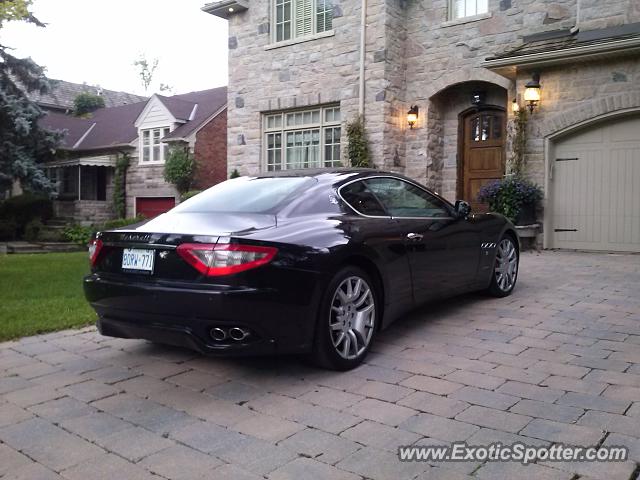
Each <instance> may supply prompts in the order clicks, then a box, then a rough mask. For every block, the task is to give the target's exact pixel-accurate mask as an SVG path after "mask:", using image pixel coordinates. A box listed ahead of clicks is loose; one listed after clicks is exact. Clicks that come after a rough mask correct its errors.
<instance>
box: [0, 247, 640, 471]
mask: <svg viewBox="0 0 640 480" xmlns="http://www.w3.org/2000/svg"><path fill="white" fill-rule="evenodd" d="M52 313H54V314H55V312H52ZM638 437H640V256H637V255H635V256H634V255H604V254H603V255H596V254H585V253H558V252H545V253H542V254H534V253H528V254H525V255H523V258H522V267H521V278H520V283H519V286H518V288H517V291H516V292H515V293H514V295H513V296H512V297H510V298H507V299H502V300H494V299H489V298H486V297H482V296H479V295H469V296H464V297H462V298H456V299H453V300H450V301H447V302H444V303H440V304H437V305H432V306H429V307H427V308H425V309H423V310H421V311H419V312H417V313H414V314H412V315H410V316H409V317H408V318H406V319H403V320H401V321H399V322H397V323H396V324H394V326H392V327H391V328H390V329H389V330H387V331H385V332H384V333H383V334H382V335H380V336H379V338H378V341H377V343H376V344H375V348H374V351H373V352H372V354H371V355H370V356H369V358H368V360H367V362H366V364H365V365H363V366H361V367H360V368H358V369H356V370H354V371H351V372H348V373H336V372H327V371H321V370H317V369H315V368H313V367H311V366H309V365H307V364H305V363H304V362H302V361H301V359H298V358H267V359H265V358H261V359H242V360H221V359H210V358H204V357H201V356H199V355H195V354H193V353H191V352H189V351H185V350H178V349H172V348H167V347H160V346H154V345H151V344H148V343H146V342H142V341H133V340H119V339H109V338H104V337H101V336H100V335H98V334H97V333H96V332H95V330H94V329H92V328H88V329H84V330H80V331H66V332H60V333H56V334H51V335H43V336H38V337H31V338H25V339H23V340H21V341H19V342H9V343H4V344H0V477H2V478H3V479H8V478H25V479H49V478H60V477H64V478H67V479H81V480H85V479H102V478H104V479H109V480H113V479H127V480H129V479H147V478H149V479H151V478H156V479H158V478H170V479H196V478H207V479H257V478H269V479H274V480H276V479H292V480H293V479H295V480H306V479H315V478H318V479H328V478H331V479H358V478H361V477H365V478H371V479H393V480H399V479H409V478H418V479H422V480H427V479H443V480H444V479H446V480H456V479H463V478H479V479H499V478H505V479H507V478H508V479H512V478H517V477H520V476H525V475H526V477H527V478H534V479H566V480H570V479H574V480H575V479H577V478H602V479H607V480H617V479H621V480H622V479H624V480H627V479H630V478H634V479H635V478H636V477H637V475H638V470H637V462H640V440H639V439H638ZM456 440H466V441H467V442H468V443H469V444H475V445H479V444H489V443H491V442H494V441H501V442H504V443H512V442H513V441H516V440H522V441H525V442H527V443H531V444H549V443H553V442H557V443H562V442H564V443H574V444H580V445H591V444H604V445H626V446H628V447H629V448H630V451H631V457H632V458H631V461H628V462H625V463H609V464H588V463H552V464H536V465H530V466H527V467H523V466H520V465H519V464H514V463H500V464H499V463H485V464H482V463H477V462H466V463H450V464H442V465H437V464H428V463H401V462H399V461H398V460H397V457H396V452H397V447H398V446H399V445H409V444H414V443H415V444H424V445H432V444H441V443H446V442H451V441H456Z"/></svg>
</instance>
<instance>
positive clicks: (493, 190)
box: [478, 175, 543, 221]
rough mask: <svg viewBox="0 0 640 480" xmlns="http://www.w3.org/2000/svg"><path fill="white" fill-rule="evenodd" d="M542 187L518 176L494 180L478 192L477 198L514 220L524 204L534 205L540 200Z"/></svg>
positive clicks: (493, 209)
mask: <svg viewBox="0 0 640 480" xmlns="http://www.w3.org/2000/svg"><path fill="white" fill-rule="evenodd" d="M542 197H543V194H542V189H541V188H540V187H539V186H538V185H536V184H534V183H532V182H530V181H529V180H526V179H524V178H522V177H519V176H515V175H514V176H510V177H506V178H503V179H501V180H494V181H493V182H490V183H488V184H486V185H484V186H483V187H482V188H481V189H480V192H478V200H480V201H481V202H488V203H489V208H490V209H491V210H492V211H494V212H497V213H501V214H502V215H504V216H505V217H507V218H508V219H509V220H511V221H515V220H516V218H517V217H518V215H519V214H520V212H521V210H522V209H523V207H525V206H533V207H536V206H537V205H538V204H539V203H540V201H541V200H542Z"/></svg>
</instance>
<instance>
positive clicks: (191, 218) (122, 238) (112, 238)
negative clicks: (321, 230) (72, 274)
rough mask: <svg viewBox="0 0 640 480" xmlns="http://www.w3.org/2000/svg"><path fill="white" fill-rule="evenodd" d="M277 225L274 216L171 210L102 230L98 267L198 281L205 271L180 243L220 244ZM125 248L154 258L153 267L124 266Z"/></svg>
mask: <svg viewBox="0 0 640 480" xmlns="http://www.w3.org/2000/svg"><path fill="white" fill-rule="evenodd" d="M275 226H276V218H275V216H274V215H266V214H244V213H240V214H230V213H173V212H170V213H166V214H163V215H160V216H158V217H156V218H154V219H152V220H150V221H148V222H145V223H142V224H137V225H130V226H128V227H123V228H120V229H116V230H109V231H106V232H102V233H101V236H100V238H101V240H102V242H103V245H104V246H103V252H102V253H101V255H100V257H99V260H98V262H97V265H96V267H95V268H94V270H95V271H97V272H101V273H106V274H109V275H113V276H118V277H126V278H131V279H132V280H133V279H135V280H136V281H149V282H155V281H161V280H170V281H196V280H199V279H200V278H202V277H201V274H200V273H199V272H198V271H197V270H196V269H195V268H193V267H192V266H191V265H189V264H188V263H187V262H186V261H185V260H184V259H183V258H182V257H180V255H178V253H177V252H176V248H177V247H178V245H180V244H182V243H206V244H216V243H217V242H218V240H219V239H220V237H230V236H235V237H238V236H242V235H247V234H250V233H254V232H256V231H259V230H264V229H269V228H274V227H275ZM125 251H126V253H127V254H129V255H142V256H143V257H144V256H147V257H153V258H151V259H149V258H147V259H146V260H145V261H144V262H143V264H145V265H144V266H145V267H146V268H149V267H150V269H147V270H143V269H137V268H136V269H130V268H123V265H124V263H123V254H125ZM149 263H150V264H151V265H149Z"/></svg>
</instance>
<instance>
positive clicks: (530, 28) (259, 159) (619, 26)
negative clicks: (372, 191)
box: [203, 0, 640, 251]
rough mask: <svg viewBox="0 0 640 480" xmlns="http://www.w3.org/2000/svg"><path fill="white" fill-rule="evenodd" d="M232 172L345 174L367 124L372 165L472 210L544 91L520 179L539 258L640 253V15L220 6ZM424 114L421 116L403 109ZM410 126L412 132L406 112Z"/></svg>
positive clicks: (430, 6)
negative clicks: (519, 117)
mask: <svg viewBox="0 0 640 480" xmlns="http://www.w3.org/2000/svg"><path fill="white" fill-rule="evenodd" d="M203 10H204V11H205V12H208V13H210V14H213V15H216V16H218V17H222V18H225V19H228V23H229V44H228V46H229V90H228V96H229V98H228V106H229V107H228V108H229V110H228V132H229V137H228V141H229V150H228V155H229V157H228V165H229V168H230V169H233V168H238V169H239V171H240V172H241V173H245V174H246V173H256V172H260V171H267V170H278V169H286V168H299V167H307V166H309V167H311V166H316V167H318V166H319V167H323V166H326V167H329V166H335V165H338V164H346V163H347V161H346V148H345V146H346V138H345V137H346V135H344V125H345V123H346V122H348V121H350V120H352V119H354V118H356V116H357V115H359V114H363V115H364V119H365V125H366V131H367V135H368V140H369V145H370V150H371V153H372V159H373V163H374V164H375V166H376V167H378V168H384V169H388V170H394V171H398V172H401V173H404V174H406V175H408V176H410V177H413V178H415V179H416V180H418V181H420V182H424V183H426V184H427V185H428V186H430V187H431V188H432V189H434V190H435V191H437V192H439V193H440V194H442V195H443V196H444V197H445V198H447V199H449V200H455V199H465V200H467V201H469V202H471V203H472V204H475V205H476V206H478V204H477V192H478V190H479V188H480V187H481V186H482V185H483V184H485V183H486V182H488V181H490V180H491V179H495V178H501V177H502V176H503V175H504V174H505V171H506V169H507V168H508V163H509V159H510V158H511V151H512V150H511V137H510V135H509V134H508V132H511V131H512V130H513V128H512V125H513V120H514V113H513V111H512V105H513V104H514V101H515V103H516V104H517V105H518V106H519V107H520V108H521V109H522V108H526V107H527V101H526V99H525V98H524V93H525V85H526V84H528V83H530V84H531V83H535V82H534V79H538V78H539V85H540V90H530V92H531V93H536V92H537V93H539V95H540V101H539V102H538V104H537V105H536V108H535V109H534V111H533V113H532V114H531V115H529V117H528V118H529V120H528V123H527V126H526V132H527V143H526V150H525V157H524V158H525V171H526V174H527V175H528V176H529V177H530V178H531V179H532V180H534V181H535V182H537V183H538V184H539V185H541V186H543V188H544V190H545V200H544V212H540V218H541V219H542V220H543V221H542V223H543V225H542V227H543V228H542V229H540V232H541V233H540V234H539V236H538V240H539V242H541V243H542V244H543V245H544V246H545V247H547V248H554V247H556V248H557V247H562V248H580V249H590V250H619V251H640V210H639V209H638V208H635V207H630V206H631V205H634V206H636V205H640V3H639V2H638V1H637V0H606V1H603V0H429V1H427V0H360V1H357V0H354V1H346V0H251V1H248V0H223V1H219V2H214V3H210V4H207V5H205V6H204V7H203ZM412 107H417V108H412ZM410 109H412V110H413V113H417V119H416V123H415V124H414V125H413V127H412V128H411V127H410V126H409V125H408V115H407V114H408V112H409V110H410Z"/></svg>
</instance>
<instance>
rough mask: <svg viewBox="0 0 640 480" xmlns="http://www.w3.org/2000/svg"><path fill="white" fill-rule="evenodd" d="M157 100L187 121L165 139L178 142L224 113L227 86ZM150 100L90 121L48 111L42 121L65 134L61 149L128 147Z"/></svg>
mask: <svg viewBox="0 0 640 480" xmlns="http://www.w3.org/2000/svg"><path fill="white" fill-rule="evenodd" d="M155 97H158V99H159V100H160V101H161V102H162V103H163V105H165V106H166V107H167V109H168V110H169V111H170V112H171V114H172V115H173V116H174V117H175V118H176V119H177V120H178V121H180V122H184V123H183V124H182V125H180V126H178V128H176V129H175V130H174V131H172V132H171V133H170V134H169V135H167V136H166V137H165V138H164V139H163V140H165V141H171V140H173V141H176V140H181V139H185V138H186V137H187V136H189V135H190V134H192V133H194V132H196V131H197V130H198V129H199V128H200V127H202V125H203V124H204V123H206V122H207V121H208V120H209V119H210V118H211V117H212V116H213V115H214V114H215V113H216V112H219V111H221V109H222V108H223V107H224V106H225V105H226V102H227V87H219V88H213V89H210V90H202V91H199V92H190V93H185V94H182V95H174V96H172V97H164V96H161V95H155ZM152 98H153V97H152ZM149 101H151V100H149ZM149 101H145V102H137V103H132V104H130V105H121V106H118V107H111V108H101V109H99V110H96V111H95V112H93V114H92V115H91V117H90V118H78V117H72V116H69V115H64V114H61V113H56V112H49V113H47V114H46V115H45V116H44V117H42V118H41V119H40V121H39V122H40V125H41V126H43V127H44V128H47V129H49V130H53V131H65V137H64V140H63V142H62V144H61V147H60V148H61V149H64V150H73V151H85V150H105V149H109V148H117V147H118V148H122V147H128V146H131V144H132V142H134V141H135V140H136V139H137V138H138V129H137V127H136V126H135V122H136V120H137V119H138V117H139V116H140V114H141V113H142V111H143V110H144V109H145V107H146V106H147V104H148V102H149Z"/></svg>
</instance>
